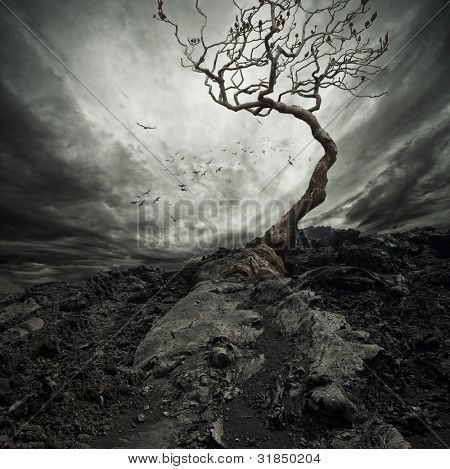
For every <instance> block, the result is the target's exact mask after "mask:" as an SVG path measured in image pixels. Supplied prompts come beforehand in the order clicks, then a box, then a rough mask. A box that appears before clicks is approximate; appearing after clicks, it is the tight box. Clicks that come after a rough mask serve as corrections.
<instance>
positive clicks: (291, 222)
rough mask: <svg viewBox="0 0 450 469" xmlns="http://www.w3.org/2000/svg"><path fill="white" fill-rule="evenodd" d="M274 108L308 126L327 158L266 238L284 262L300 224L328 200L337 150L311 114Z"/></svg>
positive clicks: (278, 105) (298, 109) (294, 108)
mask: <svg viewBox="0 0 450 469" xmlns="http://www.w3.org/2000/svg"><path fill="white" fill-rule="evenodd" d="M273 106H274V109H275V110H277V111H278V112H280V113H281V114H291V115H293V116H295V117H296V118H297V119H299V120H301V121H303V122H306V123H307V124H308V125H309V127H310V128H311V132H312V135H313V137H314V138H315V139H316V140H317V141H318V142H319V143H320V144H321V145H322V147H323V149H324V150H325V154H324V156H323V157H322V158H321V159H320V161H319V162H318V163H317V166H316V168H315V169H314V172H313V174H312V176H311V179H310V181H309V185H308V188H307V189H306V191H305V193H304V194H303V196H302V197H301V198H300V200H299V201H298V202H296V203H295V204H294V205H293V206H292V208H291V209H290V210H289V211H288V212H287V213H286V214H285V215H284V216H283V217H282V218H281V219H280V220H279V221H278V222H277V223H275V224H274V225H273V226H272V227H271V228H269V229H268V230H267V231H266V233H265V235H264V242H265V243H266V244H267V245H268V246H270V247H271V248H272V249H273V250H274V251H275V252H276V253H277V254H279V255H280V256H281V257H282V258H283V257H285V256H286V254H287V252H288V251H289V250H290V249H292V248H294V247H295V244H296V238H297V224H298V222H299V221H300V220H301V219H302V218H303V217H304V216H305V215H306V214H307V213H309V212H310V211H311V210H313V209H314V208H315V207H317V206H318V205H320V204H321V203H322V202H323V201H324V200H325V198H326V191H325V189H326V186H327V183H328V177H327V174H328V170H329V169H330V168H331V167H332V166H333V164H334V163H335V161H336V156H337V146H336V143H335V142H334V140H333V139H332V138H331V137H330V135H329V134H328V133H327V132H326V131H325V130H324V129H323V128H322V127H321V126H320V124H319V122H318V120H317V119H316V117H315V116H314V114H313V113H312V112H310V111H308V110H306V109H303V108H302V107H299V106H294V105H286V104H283V103H273Z"/></svg>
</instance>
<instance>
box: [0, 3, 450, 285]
mask: <svg viewBox="0 0 450 469" xmlns="http://www.w3.org/2000/svg"><path fill="white" fill-rule="evenodd" d="M191 3H192V2H187V1H184V0H183V1H180V0H177V2H176V3H175V5H176V7H177V10H179V11H180V12H182V10H183V9H184V11H185V12H186V11H188V10H189V11H190V9H191V7H192V5H191ZM444 3H445V2H444V1H441V0H430V1H427V2H422V1H413V2H411V1H407V0H401V1H396V2H388V1H381V0H378V1H377V0H372V2H371V4H373V7H374V8H375V9H377V10H378V13H379V23H378V24H377V25H376V26H375V28H376V29H375V30H374V33H375V36H376V35H384V33H385V31H386V30H388V31H389V33H390V38H391V48H390V54H391V56H392V55H394V54H395V53H396V52H397V51H399V50H400V49H401V47H402V46H403V45H404V44H405V43H406V42H407V41H408V40H409V39H410V38H411V37H412V36H413V35H414V34H415V33H416V32H417V31H419V29H420V28H421V27H422V26H424V24H425V22H426V21H427V20H428V19H429V18H431V16H432V15H433V14H434V13H435V12H436V11H437V10H438V9H439V8H440V7H441V6H442V5H444ZM9 5H10V6H11V7H12V8H13V9H14V10H15V11H17V13H18V14H19V15H20V16H21V17H22V18H23V19H24V20H25V21H26V22H27V23H28V24H29V25H30V26H31V27H32V28H33V29H35V30H36V31H37V33H38V34H39V36H40V37H42V39H43V40H44V41H46V42H48V43H49V44H50V45H51V47H52V48H54V50H55V51H56V52H57V54H58V55H59V56H60V57H61V58H62V59H63V60H64V61H66V62H67V63H68V65H69V66H71V67H74V69H75V70H76V71H77V72H78V73H79V74H80V75H82V77H83V79H85V80H86V81H87V83H88V84H90V85H91V86H92V87H93V88H94V89H95V90H96V92H97V93H98V94H99V96H100V97H101V99H103V100H104V101H105V102H106V103H107V104H108V105H110V106H111V107H112V109H114V111H115V112H116V113H120V116H121V118H122V119H123V120H124V121H125V122H131V123H134V122H135V121H136V120H140V119H141V118H143V119H145V120H148V121H149V123H150V124H152V123H154V119H156V117H157V121H158V122H157V124H158V132H159V133H158V134H157V135H158V141H157V139H156V138H155V139H153V140H152V137H153V135H151V136H149V137H148V138H149V140H146V142H148V141H150V142H151V143H152V144H155V146H156V145H157V148H158V151H157V153H158V152H159V153H158V154H162V155H165V154H170V152H173V151H174V148H179V147H180V148H185V149H186V151H189V152H192V153H194V152H197V151H200V150H199V147H200V146H201V145H204V144H205V143H209V144H211V146H212V147H213V148H214V150H215V152H216V154H215V155H213V156H214V157H215V159H216V160H217V159H218V156H220V155H217V153H220V150H219V149H220V148H222V147H223V146H225V145H227V146H228V143H229V142H230V141H235V140H237V139H239V140H242V133H244V134H246V135H245V137H247V138H248V143H249V144H252V142H253V144H254V145H255V146H256V145H260V144H261V139H262V137H264V136H266V135H271V136H274V134H277V135H276V137H277V138H279V139H280V140H283V141H287V142H292V141H294V142H295V140H296V139H298V135H297V131H296V130H294V129H297V128H298V126H299V125H300V126H301V124H299V123H297V122H294V123H293V124H292V122H291V123H289V122H288V121H287V118H285V119H284V120H281V118H280V116H275V117H273V116H272V117H271V118H270V120H269V121H268V123H266V124H264V126H258V125H256V130H255V127H253V121H251V119H250V117H248V118H247V117H246V115H244V116H243V115H242V114H243V113H239V115H236V114H234V113H229V112H228V111H226V110H222V109H221V108H220V109H218V108H219V107H218V106H216V105H215V104H214V103H211V102H210V100H209V98H208V96H207V92H206V91H205V89H204V87H203V84H202V79H201V78H200V77H199V76H196V75H195V74H192V73H189V71H184V70H181V68H180V67H179V56H180V51H179V49H178V48H177V46H176V44H174V41H173V38H172V37H171V36H170V32H169V31H168V30H166V29H164V30H163V29H162V28H161V27H160V25H159V24H156V25H155V23H152V22H151V21H150V17H151V14H152V12H153V6H154V2H153V0H149V1H144V0H139V1H133V2H126V1H119V0H108V1H104V0H99V1H96V2H91V1H87V0H82V1H75V0H66V1H59V0H58V1H56V0H45V1H41V2H34V1H31V0H29V1H24V0H21V1H18V0H10V2H9ZM224 5H226V2H224V1H222V0H220V1H211V2H208V8H210V9H211V10H213V11H212V13H213V18H215V17H219V16H220V15H224V13H225V10H226V8H225V6H224ZM214 15H215V16H214ZM181 16H182V15H181ZM190 18H191V17H189V19H187V20H186V21H188V22H189V24H190V26H192V24H193V23H192V20H191V19H190ZM449 20H450V9H449V8H447V10H446V11H445V12H444V13H443V14H442V15H441V16H440V17H439V18H437V19H436V20H435V21H434V22H433V23H432V25H431V26H430V27H428V28H426V30H425V31H424V32H423V33H421V35H420V36H419V37H418V38H417V39H416V40H414V41H413V42H412V43H411V45H410V46H409V47H408V48H407V49H406V50H404V51H403V52H402V53H401V54H400V55H399V56H398V57H397V59H396V60H395V61H394V62H393V63H392V65H391V67H390V69H389V70H388V71H387V72H384V73H383V74H381V75H380V76H379V77H378V78H377V80H376V81H375V83H374V85H373V88H371V91H384V90H388V91H389V96H387V97H383V98H380V99H377V100H356V101H354V102H353V103H352V104H351V105H350V106H349V107H348V108H347V109H346V110H345V112H343V113H341V115H340V116H339V118H338V119H336V120H335V121H334V122H333V123H332V124H331V125H329V127H328V130H329V131H330V133H331V134H332V135H333V136H334V137H335V138H336V140H337V143H338V146H339V160H338V162H337V163H336V165H335V166H334V168H333V170H332V171H331V172H330V183H329V186H328V194H329V196H328V199H327V201H326V203H325V204H324V205H323V207H320V208H318V209H316V210H315V211H313V212H312V213H311V215H310V216H309V217H308V218H307V219H306V220H305V224H309V223H313V222H314V223H323V224H332V225H335V226H346V227H359V228H360V229H362V230H366V231H371V230H384V229H390V228H392V227H394V226H396V227H410V226H414V225H423V224H431V225H438V226H448V219H449V217H448V209H449V203H448V202H449V201H448V183H449V180H448V176H447V175H448V174H450V161H449V158H448V138H447V136H448V130H449V126H448V122H449V109H448V98H449V91H448V84H447V83H448V76H449V75H450V65H449V64H450V61H449V60H448V50H447V49H448V46H447V44H448V43H449V33H448V27H447V25H448V23H449ZM0 31H1V32H0V63H1V68H0V106H1V110H2V113H1V115H0V158H1V159H0V197H1V198H0V217H1V224H2V229H1V232H0V242H1V252H0V259H1V262H2V265H0V276H1V275H4V276H5V277H7V278H9V279H11V280H12V281H13V282H16V283H21V284H24V285H26V284H30V283H33V282H34V281H36V280H52V279H72V278H77V277H79V276H80V275H86V274H90V273H92V272H95V271H98V270H102V269H105V268H107V267H117V266H124V265H132V264H135V263H140V262H146V263H159V264H165V265H170V266H177V265H179V263H180V262H181V261H182V260H183V259H185V258H186V257H188V255H189V254H198V253H199V252H200V251H199V250H194V249H192V250H191V251H189V246H181V245H175V246H173V245H172V246H169V247H167V246H165V247H164V246H162V247H157V246H156V245H154V244H152V243H149V245H146V246H145V247H144V248H139V249H138V248H137V247H136V239H135V237H136V228H135V224H136V216H135V212H134V211H130V205H129V201H130V197H134V194H135V193H136V192H133V190H134V188H138V187H139V188H147V187H149V186H150V185H155V186H156V187H157V188H158V190H159V188H161V190H163V189H166V188H169V186H170V185H173V181H172V182H170V181H169V182H168V181H167V180H166V179H164V177H165V174H167V173H161V168H160V167H158V168H157V169H156V170H153V167H151V169H150V170H149V165H148V160H150V163H154V161H152V158H151V157H150V156H149V155H148V154H146V153H145V149H143V148H142V147H141V146H140V145H139V144H138V142H136V141H133V139H132V138H126V137H124V135H123V133H121V130H123V129H120V128H119V127H120V126H117V123H112V122H111V116H108V115H107V113H105V110H104V109H102V108H101V106H100V105H99V104H98V102H95V99H92V96H89V95H88V94H87V93H86V90H84V89H83V88H82V86H80V85H79V84H78V83H76V82H75V81H74V80H73V78H71V77H70V76H69V75H68V74H67V73H66V71H65V70H64V69H63V68H62V67H61V66H60V65H59V64H58V63H57V62H55V60H54V59H53V58H52V57H51V56H49V54H48V52H46V51H45V49H44V48H42V46H41V45H40V44H39V43H38V42H37V41H36V40H35V39H33V38H32V37H31V36H30V35H29V33H27V32H26V31H25V30H24V29H23V27H22V26H20V25H19V24H18V23H17V21H16V20H14V18H13V17H12V16H11V15H9V14H8V13H7V12H6V10H5V9H4V8H3V7H0ZM163 31H164V35H163ZM387 59H389V57H388V58H387ZM347 102H348V97H343V96H342V95H340V94H332V95H330V96H328V97H327V98H326V99H325V100H324V109H323V111H321V112H320V113H319V114H318V117H319V119H320V121H321V122H322V123H323V124H326V123H327V122H328V121H329V119H330V118H331V116H332V115H334V113H335V112H337V111H338V110H339V109H341V108H342V105H343V104H345V103H347ZM113 124H114V125H113ZM291 124H292V125H291ZM264 132H266V134H265V133H264ZM147 136H148V134H146V135H145V137H147ZM205 136H207V139H208V142H205ZM128 137H129V136H128ZM297 143H299V142H297ZM300 146H303V143H302V142H300V143H299V147H300ZM152 148H153V147H152ZM280 165H285V162H284V161H280V160H279V159H278V160H277V157H274V158H272V159H271V160H270V161H269V160H267V163H266V164H265V166H266V167H264V168H261V167H258V166H255V167H253V165H250V164H249V163H246V162H245V161H243V162H242V166H240V167H239V169H238V170H233V171H231V170H229V169H225V170H224V171H223V175H222V177H221V178H215V179H213V182H212V183H211V184H210V186H207V185H202V186H201V187H200V188H199V195H198V197H199V198H200V199H202V198H205V197H211V198H214V197H215V198H216V199H219V198H221V199H223V200H225V199H229V200H231V199H233V200H234V199H236V200H239V199H240V198H242V197H249V196H251V195H252V194H257V193H258V192H259V190H260V189H261V188H262V187H263V186H264V185H265V184H266V182H267V181H266V178H270V177H272V175H273V174H275V173H276V172H278V169H279V168H280ZM192 169H193V167H190V168H189V170H190V171H191V170H192ZM294 170H295V171H299V170H300V165H296V167H295V168H294V169H290V171H291V173H289V176H290V177H291V179H290V180H288V182H286V179H283V177H285V176H286V175H283V176H282V177H281V178H280V179H279V180H277V181H275V183H274V184H273V185H272V186H271V187H270V193H269V194H268V196H270V197H272V198H277V197H278V196H280V191H284V192H285V193H288V195H289V197H291V196H292V194H294V195H298V191H299V188H298V187H296V184H298V182H296V181H295V177H293V176H292V171H294ZM267 180H268V179H267ZM153 183H154V184H153ZM170 187H171V186H170ZM243 189H245V190H246V192H243ZM167 190H169V189H167ZM300 192H301V190H300ZM169 195H170V197H172V196H173V194H172V193H170V194H169ZM179 195H180V194H177V196H179ZM168 197H169V196H168ZM256 220H257V221H258V217H256ZM154 223H155V224H156V223H157V222H156V221H155V222H154ZM184 227H185V228H186V230H188V231H191V232H193V233H199V234H201V233H202V231H203V230H206V228H205V226H204V225H201V224H199V223H198V221H196V220H195V218H194V217H191V218H187V219H186V221H185V225H184ZM228 228H230V227H228ZM156 232H157V233H158V235H160V236H164V232H159V231H158V230H156ZM223 235H224V236H225V237H226V238H227V239H228V238H229V237H231V234H229V233H228V232H227V231H223ZM221 236H222V232H220V233H217V237H218V238H220V237H221Z"/></svg>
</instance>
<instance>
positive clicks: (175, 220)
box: [170, 215, 178, 223]
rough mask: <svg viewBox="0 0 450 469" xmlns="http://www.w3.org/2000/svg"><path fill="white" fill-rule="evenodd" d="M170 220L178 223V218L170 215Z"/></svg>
mask: <svg viewBox="0 0 450 469" xmlns="http://www.w3.org/2000/svg"><path fill="white" fill-rule="evenodd" d="M170 218H171V219H172V220H173V221H174V222H175V223H176V222H177V221H178V220H177V219H176V218H173V216H172V215H170Z"/></svg>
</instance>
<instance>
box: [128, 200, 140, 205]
mask: <svg viewBox="0 0 450 469" xmlns="http://www.w3.org/2000/svg"><path fill="white" fill-rule="evenodd" d="M138 203H139V201H137V200H134V201H133V202H130V204H131V205H136V204H138Z"/></svg>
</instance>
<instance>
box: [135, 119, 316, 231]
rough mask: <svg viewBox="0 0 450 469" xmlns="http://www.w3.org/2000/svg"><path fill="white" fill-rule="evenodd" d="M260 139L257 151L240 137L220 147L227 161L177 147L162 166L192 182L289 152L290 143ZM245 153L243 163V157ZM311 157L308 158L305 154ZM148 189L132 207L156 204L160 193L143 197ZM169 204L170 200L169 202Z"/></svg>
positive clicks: (291, 160) (184, 187)
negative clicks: (261, 146)
mask: <svg viewBox="0 0 450 469" xmlns="http://www.w3.org/2000/svg"><path fill="white" fill-rule="evenodd" d="M257 121H258V124H262V122H261V121H260V120H259V119H258V120H257ZM137 125H139V127H142V128H143V129H144V130H156V127H151V126H147V125H143V124H140V123H139V122H137ZM261 143H263V144H264V145H265V148H266V149H263V150H260V151H257V150H255V149H253V147H250V146H247V145H245V144H243V143H242V142H241V141H240V140H238V141H236V142H235V143H234V144H233V145H232V146H231V148H222V149H221V150H220V151H221V152H223V153H225V152H226V154H227V155H231V157H232V158H231V159H232V161H231V162H228V163H225V162H223V163H220V164H217V165H216V164H215V163H214V159H213V158H211V153H212V152H213V150H211V149H210V150H208V151H207V158H206V159H208V160H209V161H204V160H202V159H199V157H198V156H191V155H187V154H182V153H181V152H180V151H177V152H176V153H175V154H174V155H172V156H169V157H168V158H167V159H166V160H165V161H166V163H167V166H166V168H165V169H164V171H165V172H170V174H172V175H173V176H176V177H180V176H188V175H192V179H191V181H193V182H201V178H203V177H206V176H207V174H213V175H219V173H222V171H223V170H225V169H226V168H232V167H235V166H241V165H243V164H245V163H247V164H250V163H253V164H257V160H258V159H259V158H260V157H262V156H267V155H269V154H270V155H273V154H274V153H276V152H289V153H290V152H291V150H290V149H289V147H291V146H292V145H293V144H288V143H283V144H281V145H280V144H274V143H273V141H272V140H271V139H270V138H268V137H265V138H263V139H261ZM245 156H246V157H247V158H246V161H245V163H244V158H243V157H245ZM309 161H311V158H309ZM294 162H295V158H294V157H292V155H291V154H289V157H288V164H289V165H291V166H293V165H294ZM178 188H179V190H180V191H181V192H189V187H188V185H187V184H184V183H182V184H178ZM151 192H152V189H148V190H147V191H145V192H142V193H141V194H136V200H133V201H132V202H130V204H131V205H134V206H136V207H138V208H139V207H142V206H143V205H144V204H145V203H147V202H149V203H150V202H151V203H152V204H153V205H155V204H157V203H158V202H159V201H160V200H161V196H156V197H155V198H154V199H153V197H149V198H147V197H148V196H149V195H150V194H151ZM169 205H170V204H169ZM171 219H172V220H173V221H174V222H177V221H178V220H177V219H176V218H174V217H173V216H172V215H171Z"/></svg>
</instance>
